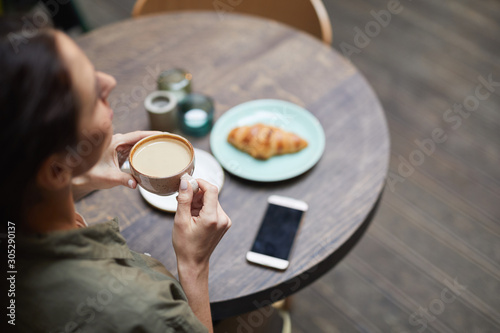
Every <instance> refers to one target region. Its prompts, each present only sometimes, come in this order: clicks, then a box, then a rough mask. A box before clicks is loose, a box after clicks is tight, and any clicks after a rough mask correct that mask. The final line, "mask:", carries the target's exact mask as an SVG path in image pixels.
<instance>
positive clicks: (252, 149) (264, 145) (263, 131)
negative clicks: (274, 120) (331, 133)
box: [227, 123, 307, 160]
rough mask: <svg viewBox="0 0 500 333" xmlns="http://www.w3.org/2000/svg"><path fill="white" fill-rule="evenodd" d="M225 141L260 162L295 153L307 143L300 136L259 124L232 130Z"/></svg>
mask: <svg viewBox="0 0 500 333" xmlns="http://www.w3.org/2000/svg"><path fill="white" fill-rule="evenodd" d="M227 141H228V142H229V143H230V144H232V145H233V146H235V147H236V148H238V149H239V150H241V151H244V152H245V153H248V154H250V155H251V156H252V157H254V158H257V159H260V160H267V159H268V158H270V157H272V156H275V155H282V154H290V153H296V152H298V151H300V150H302V149H304V148H305V147H307V141H306V140H304V139H302V138H301V137H300V136H298V135H296V134H294V133H290V132H287V131H284V130H282V129H281V128H278V127H274V126H270V125H264V124H260V123H259V124H255V125H252V126H241V127H236V128H233V129H232V130H231V132H229V135H228V136H227Z"/></svg>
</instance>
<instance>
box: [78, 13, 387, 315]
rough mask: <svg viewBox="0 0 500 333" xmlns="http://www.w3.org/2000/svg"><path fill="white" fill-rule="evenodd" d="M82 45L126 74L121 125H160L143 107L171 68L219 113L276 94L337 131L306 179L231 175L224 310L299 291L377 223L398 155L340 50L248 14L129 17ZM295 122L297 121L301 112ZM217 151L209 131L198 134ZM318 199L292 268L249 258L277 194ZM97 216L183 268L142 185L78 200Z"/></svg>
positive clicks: (118, 102) (216, 290)
mask: <svg viewBox="0 0 500 333" xmlns="http://www.w3.org/2000/svg"><path fill="white" fill-rule="evenodd" d="M77 42H78V43H79V45H80V46H81V47H82V48H83V50H84V51H85V52H86V54H87V55H88V57H89V58H90V60H91V61H92V62H93V64H94V65H95V67H96V69H97V70H100V71H104V72H107V73H109V74H111V75H113V76H115V77H116V79H117V81H118V86H117V88H116V89H115V91H114V92H113V93H112V94H111V96H110V103H111V105H112V107H113V109H114V111H115V118H114V126H115V132H129V131H134V130H145V129H148V127H149V124H148V119H147V114H146V112H145V110H144V107H143V104H142V103H143V100H144V98H145V97H146V95H147V94H148V93H149V92H151V91H153V90H155V80H156V76H157V75H158V74H159V72H160V71H161V70H165V69H168V68H172V67H181V68H185V69H187V70H189V71H190V72H191V73H192V74H193V90H194V91H196V92H200V93H204V94H207V95H210V96H212V97H213V99H214V100H215V102H216V105H215V109H216V114H215V119H218V118H219V117H220V116H221V115H222V114H223V113H224V112H225V111H227V110H228V109H230V108H231V107H233V106H235V105H238V104H240V103H242V102H246V101H249V100H254V99H261V98H274V99H282V100H286V101H290V102H293V103H296V104H298V105H300V106H302V107H304V108H306V109H307V110H309V111H310V112H312V113H313V114H314V115H315V116H316V117H317V118H318V119H319V120H320V122H321V124H322V126H323V128H324V130H325V134H326V148H325V152H324V155H323V157H322V158H321V160H320V161H319V162H318V164H317V165H316V166H315V167H314V168H312V169H311V170H309V171H308V172H306V173H305V174H303V175H301V176H298V177H296V178H294V179H291V180H287V181H283V182H277V183H255V182H250V181H246V180H243V179H239V178H237V177H234V176H232V175H231V174H230V173H226V175H225V184H224V187H223V189H222V191H221V193H220V202H221V205H222V206H223V208H224V209H225V210H226V212H227V213H228V215H229V216H230V217H231V219H232V221H233V226H232V228H231V229H230V231H229V232H228V233H227V234H226V236H225V237H224V239H223V240H222V241H221V243H220V245H219V246H218V247H217V249H216V250H215V252H214V254H213V256H212V259H211V272H210V281H209V283H210V299H211V303H212V311H213V316H214V318H216V319H217V318H223V317H227V316H230V315H236V314H239V313H243V312H246V311H248V310H251V309H252V308H256V307H260V306H262V305H265V304H268V303H269V302H273V301H275V300H277V299H281V298H283V297H285V296H287V295H289V294H291V293H294V292H296V291H298V290H300V289H302V288H303V287H304V286H306V285H308V284H310V283H311V282H312V281H314V280H315V279H317V278H318V277H319V276H321V275H322V274H323V273H324V272H326V271H327V270H328V269H330V268H331V267H333V265H334V264H335V263H337V262H338V261H339V260H340V259H341V258H342V257H343V256H344V255H345V254H346V253H347V252H348V251H349V250H350V248H351V247H352V246H353V245H354V243H355V241H356V240H357V239H359V237H360V236H361V235H362V233H363V232H364V230H365V229H366V227H367V225H368V223H369V221H370V217H371V216H372V215H373V213H374V207H375V206H376V205H375V204H376V202H377V200H378V199H379V198H380V195H381V191H382V189H383V186H384V180H385V177H386V174H387V169H388V162H389V135H388V129H387V125H386V120H385V118H384V114H383V110H382V108H381V106H380V103H379V101H378V100H377V97H376V96H375V94H374V93H373V91H372V89H371V88H370V86H369V85H368V84H367V82H366V80H365V79H364V78H363V76H362V75H361V74H360V73H359V72H358V71H357V70H356V68H355V67H354V66H353V65H351V64H350V63H349V62H348V61H347V60H345V59H344V58H343V57H342V56H340V55H339V54H338V53H337V52H335V51H334V50H332V49H331V48H330V47H328V46H325V45H323V44H322V43H321V42H320V41H318V40H316V39H314V38H312V37H310V36H309V35H307V34H305V33H302V32H299V31H296V30H293V29H291V28H288V27H286V26H284V25H282V24H279V23H276V22H273V21H269V20H264V19H259V18H254V17H250V16H244V15H234V14H231V15H230V14H227V15H226V16H225V17H224V19H223V20H221V19H220V18H219V16H218V15H217V14H216V13H201V12H200V13H180V14H168V15H158V16H151V17H144V18H140V19H134V20H126V21H123V22H120V23H117V24H113V25H110V26H106V27H103V28H100V29H97V30H95V31H93V32H92V33H90V34H87V35H85V36H83V37H80V38H79V39H78V40H77ZM292 121H293V120H292ZM187 138H188V139H189V140H190V141H191V142H192V143H193V146H194V147H196V148H201V149H204V150H207V151H210V148H209V136H207V137H204V138H193V137H189V136H187ZM272 194H278V195H285V196H290V197H294V198H297V199H301V200H304V201H306V202H307V203H308V204H309V211H308V212H307V214H306V216H305V219H304V221H303V224H302V227H301V230H300V233H299V234H298V236H297V238H296V241H295V244H294V248H293V250H292V254H291V258H290V260H291V262H290V267H289V268H288V269H287V270H286V271H285V272H277V271H273V270H270V269H266V268H262V267H258V266H255V265H251V264H249V263H247V262H246V260H245V253H246V252H247V251H248V250H249V249H250V247H251V243H252V241H253V239H254V237H255V234H256V232H257V229H258V227H259V223H260V221H261V218H262V216H263V214H264V210H265V208H266V200H267V197H268V196H269V195H272ZM77 210H78V211H79V212H80V213H82V214H83V215H84V216H85V218H86V219H87V221H88V222H89V223H90V224H93V223H97V222H102V221H104V220H106V219H108V218H111V217H114V216H117V217H118V218H119V220H120V225H121V228H122V233H123V235H124V236H125V238H126V239H127V242H128V244H129V246H130V247H131V248H132V249H133V250H136V251H139V252H148V253H150V254H151V255H152V256H153V257H155V258H157V259H159V260H160V261H161V262H162V263H163V264H164V265H165V266H166V267H167V269H169V270H170V271H172V272H173V273H174V274H175V273H176V262H175V255H174V251H173V248H172V244H171V231H172V224H173V215H172V214H168V213H164V212H160V211H158V210H156V209H154V208H152V207H150V206H149V205H148V204H147V203H146V202H145V201H144V200H143V199H142V198H141V196H140V194H139V191H133V190H130V189H127V188H124V187H119V188H114V189H111V190H105V191H99V192H95V193H93V194H91V195H90V196H88V197H86V198H84V199H83V200H82V201H80V202H79V203H78V204H77Z"/></svg>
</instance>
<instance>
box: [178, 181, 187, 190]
mask: <svg viewBox="0 0 500 333" xmlns="http://www.w3.org/2000/svg"><path fill="white" fill-rule="evenodd" d="M187 188H188V182H187V180H185V179H181V187H180V189H181V191H185V190H187Z"/></svg>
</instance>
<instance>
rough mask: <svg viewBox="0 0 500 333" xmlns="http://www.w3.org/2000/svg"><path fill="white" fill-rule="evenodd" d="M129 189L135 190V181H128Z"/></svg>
mask: <svg viewBox="0 0 500 333" xmlns="http://www.w3.org/2000/svg"><path fill="white" fill-rule="evenodd" d="M128 187H130V188H134V181H133V180H132V179H129V180H128Z"/></svg>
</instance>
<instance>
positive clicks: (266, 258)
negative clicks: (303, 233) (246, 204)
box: [246, 195, 308, 270]
mask: <svg viewBox="0 0 500 333" xmlns="http://www.w3.org/2000/svg"><path fill="white" fill-rule="evenodd" d="M267 202H268V208H267V210H266V213H265V215H264V218H263V219H262V222H261V226H260V229H259V232H258V233H257V236H256V238H255V240H254V243H253V245H252V249H251V250H250V251H248V252H247V255H246V259H247V260H248V261H249V262H252V263H255V264H259V265H263V266H267V267H271V268H275V269H279V270H285V269H287V268H288V265H289V261H288V256H289V254H290V251H291V247H292V245H293V241H294V239H295V235H296V233H297V231H298V228H299V225H300V222H301V220H302V216H303V213H304V212H305V211H307V209H308V205H307V203H305V202H304V201H302V200H297V199H292V198H288V197H283V196H279V195H271V196H270V197H269V198H268V199H267ZM272 205H274V206H280V207H284V208H285V209H286V208H289V209H291V210H289V211H290V214H291V215H290V216H289V219H292V220H293V221H278V223H285V224H286V223H290V227H289V230H288V231H287V235H286V239H285V243H286V244H276V245H277V246H280V245H282V246H284V247H286V248H283V249H279V250H278V251H277V252H280V256H281V258H278V255H276V256H273V255H270V254H269V253H263V252H273V251H265V250H259V249H257V250H256V248H258V246H257V243H258V242H259V240H261V238H266V235H265V230H270V229H269V228H274V229H276V227H273V226H269V225H265V226H264V223H266V224H269V223H272V222H271V219H272V217H270V216H269V214H272V213H271V209H279V208H275V207H272ZM271 207H272V208H271ZM281 211H282V212H286V211H285V210H283V209H282V210H281ZM276 214H278V216H277V217H278V218H279V216H280V215H283V214H280V212H279V211H278V212H276ZM273 216H274V215H273ZM266 227H267V229H266ZM271 230H272V229H271ZM278 232H279V231H278ZM274 238H276V239H278V238H279V237H274ZM264 241H267V243H269V242H272V240H270V239H267V240H264ZM268 245H269V244H268ZM271 246H272V245H271ZM285 257H286V258H285Z"/></svg>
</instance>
